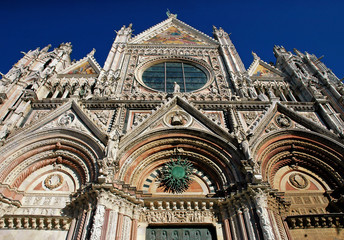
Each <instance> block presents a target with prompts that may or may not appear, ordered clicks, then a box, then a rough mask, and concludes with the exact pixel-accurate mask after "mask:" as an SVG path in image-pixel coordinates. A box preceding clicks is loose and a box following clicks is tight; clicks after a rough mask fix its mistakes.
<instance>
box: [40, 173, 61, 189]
mask: <svg viewBox="0 0 344 240" xmlns="http://www.w3.org/2000/svg"><path fill="white" fill-rule="evenodd" d="M62 183H63V177H62V176H61V175H60V174H50V175H49V176H48V177H47V178H46V179H45V180H44V185H45V186H46V187H47V188H49V189H50V190H53V189H55V188H58V187H59V186H61V185H62Z"/></svg>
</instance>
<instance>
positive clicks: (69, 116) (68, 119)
mask: <svg viewBox="0 0 344 240" xmlns="http://www.w3.org/2000/svg"><path fill="white" fill-rule="evenodd" d="M74 119H75V115H74V114H73V113H65V114H63V115H62V116H61V117H60V118H59V120H58V124H59V125H60V126H68V125H70V124H71V123H72V122H73V121H74Z"/></svg>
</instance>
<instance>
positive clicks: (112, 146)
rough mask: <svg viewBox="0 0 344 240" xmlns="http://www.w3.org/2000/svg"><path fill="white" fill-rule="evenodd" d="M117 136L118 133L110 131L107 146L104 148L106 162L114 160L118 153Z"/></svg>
mask: <svg viewBox="0 0 344 240" xmlns="http://www.w3.org/2000/svg"><path fill="white" fill-rule="evenodd" d="M118 142H119V136H118V133H117V132H116V130H115V131H112V132H111V133H110V136H109V140H108V144H107V146H106V148H105V154H106V157H107V158H108V160H110V159H111V160H116V158H117V151H118Z"/></svg>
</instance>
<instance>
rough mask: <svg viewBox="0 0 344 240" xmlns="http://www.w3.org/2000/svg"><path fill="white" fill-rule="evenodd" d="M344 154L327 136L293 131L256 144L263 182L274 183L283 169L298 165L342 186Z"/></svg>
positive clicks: (274, 135)
mask: <svg viewBox="0 0 344 240" xmlns="http://www.w3.org/2000/svg"><path fill="white" fill-rule="evenodd" d="M327 143H328V144H327ZM330 143H332V144H331V145H329V144H330ZM343 152H344V148H343V146H341V144H340V143H337V142H334V141H333V140H330V139H327V138H326V137H324V136H320V135H319V134H311V133H309V132H307V131H290V130H289V131H283V132H278V133H274V134H271V135H269V136H268V137H266V138H265V139H263V140H262V141H261V142H259V143H258V144H256V147H255V149H254V155H255V160H256V162H257V163H259V164H260V165H261V171H262V175H263V179H266V180H269V182H270V183H271V184H273V179H274V176H275V174H276V172H277V171H278V170H279V169H280V168H282V167H283V166H286V165H290V166H296V167H297V166H298V165H299V166H303V167H305V168H306V169H309V170H311V171H313V172H315V173H316V174H318V175H319V176H320V177H322V178H323V179H327V181H328V184H330V185H332V187H336V186H338V185H342V184H343V180H342V174H343V171H344V164H343V159H344V156H343Z"/></svg>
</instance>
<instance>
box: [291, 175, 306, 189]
mask: <svg viewBox="0 0 344 240" xmlns="http://www.w3.org/2000/svg"><path fill="white" fill-rule="evenodd" d="M289 181H290V183H291V185H293V186H294V187H296V188H300V189H304V188H306V187H307V186H308V180H307V178H305V176H303V175H302V174H300V173H293V174H291V175H290V176H289Z"/></svg>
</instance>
